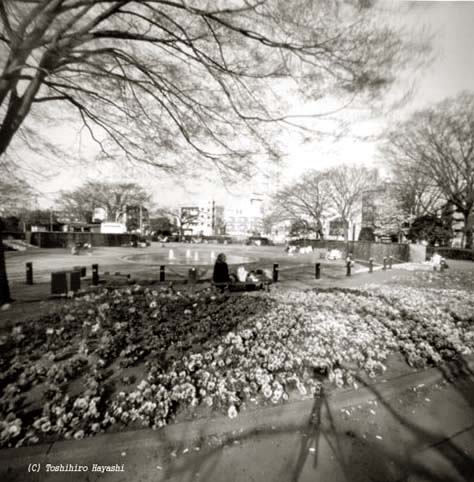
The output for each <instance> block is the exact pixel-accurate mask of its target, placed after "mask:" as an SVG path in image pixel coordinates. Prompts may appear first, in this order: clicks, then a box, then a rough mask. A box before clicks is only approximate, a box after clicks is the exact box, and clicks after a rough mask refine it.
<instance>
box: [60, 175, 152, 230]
mask: <svg viewBox="0 0 474 482" xmlns="http://www.w3.org/2000/svg"><path fill="white" fill-rule="evenodd" d="M150 199H151V196H150V195H149V194H148V193H147V192H146V191H145V190H144V189H143V188H142V187H141V186H139V185H138V184H136V183H133V182H129V183H120V182H117V183H111V182H100V181H89V182H86V183H85V184H84V185H83V186H81V187H79V188H77V189H75V190H74V191H63V192H62V193H61V196H60V198H59V199H58V207H59V209H61V210H62V211H63V212H64V213H67V214H68V215H69V216H73V217H76V218H78V219H80V220H81V221H88V222H90V220H91V219H90V218H91V216H92V213H93V212H94V209H96V208H103V209H105V211H106V212H107V220H108V221H114V222H118V221H119V220H120V218H121V217H122V216H123V215H124V214H125V213H126V210H127V207H130V206H143V205H148V206H149V204H150Z"/></svg>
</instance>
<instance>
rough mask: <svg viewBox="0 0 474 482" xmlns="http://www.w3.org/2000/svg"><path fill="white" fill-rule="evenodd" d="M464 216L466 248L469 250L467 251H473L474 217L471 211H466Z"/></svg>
mask: <svg viewBox="0 0 474 482" xmlns="http://www.w3.org/2000/svg"><path fill="white" fill-rule="evenodd" d="M463 215H464V236H463V237H464V240H465V243H466V244H465V245H464V247H465V248H467V249H472V241H473V240H472V229H473V227H472V225H471V223H472V221H471V220H472V217H473V216H472V215H471V213H470V210H469V211H465V212H463Z"/></svg>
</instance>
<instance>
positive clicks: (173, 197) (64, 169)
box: [35, 1, 474, 207]
mask: <svg viewBox="0 0 474 482" xmlns="http://www.w3.org/2000/svg"><path fill="white" fill-rule="evenodd" d="M399 4H400V6H399V9H398V13H397V15H396V17H395V16H394V21H396V22H399V23H402V24H404V25H406V26H407V28H411V27H413V28H415V26H416V27H418V26H419V25H420V24H424V25H426V26H428V27H429V28H430V29H431V31H432V32H433V33H434V41H433V47H434V51H435V53H436V55H437V56H436V59H435V60H434V61H433V63H432V64H431V65H430V66H429V67H428V68H427V69H426V70H425V71H424V72H423V75H421V76H419V77H420V78H419V79H417V80H418V82H417V90H416V92H415V94H414V95H413V96H412V98H411V100H410V101H409V102H408V103H407V104H406V105H404V106H403V108H401V109H400V110H397V111H395V112H393V113H392V114H391V115H390V116H384V117H373V116H370V115H368V113H367V112H366V111H364V110H361V109H352V110H349V111H347V112H345V113H344V116H345V118H350V119H351V121H353V129H352V130H351V132H350V133H348V134H347V135H346V136H344V137H343V138H341V139H340V140H339V141H337V142H335V141H334V140H330V139H319V140H318V141H317V142H310V143H305V144H301V139H300V137H299V136H297V135H288V136H286V137H285V138H284V144H285V150H286V152H287V153H288V154H287V156H286V157H285V159H284V161H285V162H284V165H283V166H282V167H281V169H279V170H278V174H279V179H280V182H282V183H284V182H285V181H289V180H291V179H293V178H295V177H297V176H298V175H299V174H301V173H302V172H304V171H305V170H306V169H308V168H321V167H326V166H328V165H330V164H336V163H340V162H352V163H363V164H366V165H376V164H377V165H380V163H383V160H382V159H380V158H379V157H378V155H377V144H376V142H374V141H371V140H364V139H362V136H372V135H377V134H379V133H380V132H381V130H382V129H383V128H384V127H385V126H386V125H390V124H391V123H393V122H394V120H395V119H397V118H403V117H404V116H406V115H408V114H409V113H410V112H412V111H414V110H416V109H419V108H422V107H424V106H427V105H430V104H432V103H435V102H438V101H440V100H442V99H444V98H446V97H449V96H452V95H456V94H457V93H458V92H460V91H462V90H466V89H467V90H469V89H471V90H474V28H473V26H474V1H468V2H465V1H464V2H461V1H418V2H399ZM408 4H409V5H410V6H411V8H409V9H407V8H406V7H407V5H408ZM406 80H407V82H404V83H403V87H402V90H403V89H407V88H408V85H409V82H408V81H411V80H412V79H411V78H408V79H406ZM328 125H329V124H328ZM55 132H56V131H55ZM78 139H79V137H78V136H77V134H76V135H75V136H72V135H71V134H70V133H69V134H67V133H64V132H63V131H61V130H57V140H58V141H60V142H62V144H63V146H64V147H65V148H66V149H68V150H70V151H72V150H74V149H77V146H78V145H79V142H78ZM82 149H83V150H84V149H87V146H86V147H84V141H83V145H82ZM262 168H264V167H263V166H262ZM88 179H102V180H108V181H117V180H127V181H136V182H138V183H140V184H141V185H143V187H145V188H146V189H149V190H150V192H153V196H154V200H155V202H156V203H158V204H161V205H172V204H179V203H183V202H192V201H193V200H196V199H198V198H202V199H205V198H214V199H216V200H217V201H218V202H222V203H231V202H234V199H235V195H238V194H242V193H244V194H245V195H249V194H251V191H252V190H253V189H254V187H255V188H258V185H260V186H265V184H262V183H261V182H260V183H256V184H255V186H253V185H251V184H246V185H245V186H239V185H233V186H232V187H227V188H225V187H223V186H222V185H219V184H216V185H212V184H210V183H206V182H204V183H202V184H198V183H197V181H196V180H195V179H194V180H190V181H188V182H186V183H184V182H182V181H181V182H178V181H177V180H172V179H169V178H166V177H165V176H164V175H163V174H161V173H159V172H157V171H154V170H150V169H145V168H137V167H136V166H135V167H132V166H127V165H124V166H120V168H118V167H117V166H116V165H110V164H101V165H99V166H98V165H94V164H89V165H88V166H81V167H80V168H77V167H76V168H74V167H72V166H70V167H69V166H63V165H58V166H57V167H56V168H55V169H53V170H52V174H51V176H50V177H49V179H47V180H42V181H38V180H36V181H35V187H36V188H37V189H38V191H40V192H42V193H44V194H43V196H41V197H40V198H39V202H40V205H41V207H50V206H51V205H52V204H53V201H54V198H55V197H56V195H57V192H58V191H59V190H60V189H71V188H74V187H77V186H79V185H80V184H81V183H82V182H84V181H86V180H88ZM266 188H269V185H268V183H267V184H266Z"/></svg>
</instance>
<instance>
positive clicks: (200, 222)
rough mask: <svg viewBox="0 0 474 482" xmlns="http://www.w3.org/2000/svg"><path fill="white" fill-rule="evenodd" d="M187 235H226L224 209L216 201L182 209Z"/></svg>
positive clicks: (182, 219) (184, 228)
mask: <svg viewBox="0 0 474 482" xmlns="http://www.w3.org/2000/svg"><path fill="white" fill-rule="evenodd" d="M180 215H181V220H180V221H181V223H182V226H183V231H184V234H185V235H191V236H214V235H218V234H224V232H223V230H224V219H223V218H224V207H223V206H218V205H216V203H215V201H201V202H198V203H195V204H192V205H188V206H182V207H181V208H180Z"/></svg>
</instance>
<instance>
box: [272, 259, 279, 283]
mask: <svg viewBox="0 0 474 482" xmlns="http://www.w3.org/2000/svg"><path fill="white" fill-rule="evenodd" d="M277 281H278V264H277V263H275V264H274V265H273V282H274V283H276V282H277Z"/></svg>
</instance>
